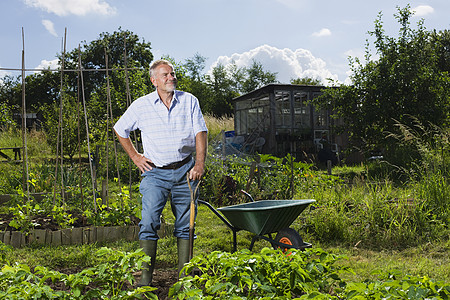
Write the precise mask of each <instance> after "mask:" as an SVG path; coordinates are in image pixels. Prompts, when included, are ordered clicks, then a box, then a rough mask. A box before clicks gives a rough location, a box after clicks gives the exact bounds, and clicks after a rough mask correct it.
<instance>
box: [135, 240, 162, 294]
mask: <svg viewBox="0 0 450 300" xmlns="http://www.w3.org/2000/svg"><path fill="white" fill-rule="evenodd" d="M156 244H157V241H156V240H139V245H140V246H141V248H143V249H144V253H145V254H146V255H147V256H150V258H151V260H150V265H149V264H148V263H144V264H143V265H142V275H141V280H140V281H139V283H138V286H149V285H150V284H151V283H152V278H153V270H154V268H155V261H156Z"/></svg>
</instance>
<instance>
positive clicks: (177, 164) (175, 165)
mask: <svg viewBox="0 0 450 300" xmlns="http://www.w3.org/2000/svg"><path fill="white" fill-rule="evenodd" d="M190 161H191V156H190V155H189V156H188V157H186V158H185V159H183V160H180V161H177V162H174V163H171V164H168V165H165V166H162V167H157V166H155V165H154V164H153V163H151V164H150V165H151V166H152V168H158V169H171V170H175V169H178V168H181V167H182V166H184V165H185V164H187V163H188V162H190Z"/></svg>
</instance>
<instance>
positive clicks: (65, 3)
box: [23, 0, 116, 16]
mask: <svg viewBox="0 0 450 300" xmlns="http://www.w3.org/2000/svg"><path fill="white" fill-rule="evenodd" d="M23 1H24V2H25V4H26V5H28V6H30V7H35V8H40V9H42V10H45V11H47V12H49V13H54V14H55V15H57V16H67V15H76V16H84V15H87V14H98V15H114V14H115V13H116V9H115V8H114V7H111V6H110V5H109V4H108V3H107V2H105V1H104V0H23Z"/></svg>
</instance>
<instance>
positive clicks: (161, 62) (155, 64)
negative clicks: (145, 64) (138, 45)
mask: <svg viewBox="0 0 450 300" xmlns="http://www.w3.org/2000/svg"><path fill="white" fill-rule="evenodd" d="M160 65H168V66H169V67H171V68H172V69H174V67H173V65H172V63H171V62H170V61H168V60H165V59H158V60H155V61H154V62H152V63H151V65H150V69H149V73H150V77H152V78H154V75H155V70H156V68H157V67H159V66H160Z"/></svg>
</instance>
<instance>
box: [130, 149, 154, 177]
mask: <svg viewBox="0 0 450 300" xmlns="http://www.w3.org/2000/svg"><path fill="white" fill-rule="evenodd" d="M131 159H132V160H133V162H134V164H135V165H136V166H137V167H138V168H139V170H141V172H142V173H144V172H145V171H150V170H152V169H153V168H152V166H151V165H150V164H151V163H152V161H151V160H150V159H148V158H147V157H145V156H144V155H143V154H140V153H137V154H136V155H133V157H132V158H131Z"/></svg>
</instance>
